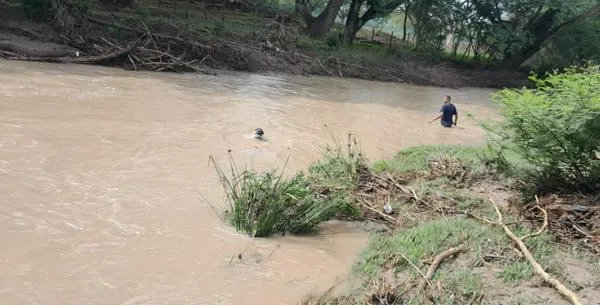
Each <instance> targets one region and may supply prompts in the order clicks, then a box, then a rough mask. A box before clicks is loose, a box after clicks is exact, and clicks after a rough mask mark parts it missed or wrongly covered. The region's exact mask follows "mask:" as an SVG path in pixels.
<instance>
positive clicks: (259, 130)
mask: <svg viewBox="0 0 600 305" xmlns="http://www.w3.org/2000/svg"><path fill="white" fill-rule="evenodd" d="M264 134H265V132H264V131H263V130H262V128H256V129H254V137H255V138H257V139H259V140H263V135H264Z"/></svg>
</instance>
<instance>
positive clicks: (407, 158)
mask: <svg viewBox="0 0 600 305" xmlns="http://www.w3.org/2000/svg"><path fill="white" fill-rule="evenodd" d="M486 157H489V152H488V150H487V149H486V148H485V147H479V146H459V145H428V146H416V147H411V148H407V149H404V150H402V151H400V152H399V153H398V154H397V155H396V156H395V157H394V158H393V159H392V160H389V161H378V162H376V163H375V164H374V165H373V168H374V169H375V170H376V171H384V170H389V171H394V172H399V173H406V172H420V173H424V172H427V171H428V169H429V167H428V166H429V162H430V161H432V160H434V159H442V158H456V159H457V160H459V161H462V162H464V163H465V164H467V165H469V166H470V167H471V169H472V170H473V171H474V172H476V173H482V172H486V171H487V170H488V168H487V166H486V164H485V161H484V160H485V158H486Z"/></svg>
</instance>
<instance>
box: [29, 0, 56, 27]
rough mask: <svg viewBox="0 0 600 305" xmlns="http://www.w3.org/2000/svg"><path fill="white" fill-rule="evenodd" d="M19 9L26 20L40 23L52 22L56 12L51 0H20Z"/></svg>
mask: <svg viewBox="0 0 600 305" xmlns="http://www.w3.org/2000/svg"><path fill="white" fill-rule="evenodd" d="M21 9H22V10H23V13H25V16H27V18H29V19H32V20H35V21H40V22H46V21H50V20H52V18H53V17H54V13H55V11H56V8H55V7H54V5H53V3H52V0H21Z"/></svg>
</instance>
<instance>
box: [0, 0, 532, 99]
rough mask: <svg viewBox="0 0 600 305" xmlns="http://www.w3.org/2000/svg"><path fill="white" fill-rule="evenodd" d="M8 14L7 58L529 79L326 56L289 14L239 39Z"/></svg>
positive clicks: (425, 81) (408, 79) (398, 78)
mask: <svg viewBox="0 0 600 305" xmlns="http://www.w3.org/2000/svg"><path fill="white" fill-rule="evenodd" d="M196 9H197V8H196ZM224 9H227V8H212V7H210V5H207V6H205V7H204V8H203V11H202V12H201V13H202V14H205V15H211V14H213V15H218V14H221V16H223V10H224ZM0 11H2V12H0V57H3V58H6V59H15V60H32V61H47V62H60V63H85V64H98V65H106V66H115V67H121V68H124V69H130V70H150V71H177V72H182V71H191V72H201V73H207V74H214V72H212V71H214V70H216V69H219V70H237V71H249V72H257V73H262V72H278V73H290V74H300V75H324V76H331V77H353V78H361V79H369V80H379V81H390V82H399V83H412V84H420V85H434V86H442V87H492V88H501V87H519V86H524V85H527V84H528V81H527V79H526V74H523V73H520V72H516V71H494V70H488V69H478V68H473V67H469V68H467V67H460V66H456V65H454V64H451V63H441V64H431V63H429V64H427V63H424V62H421V61H419V60H413V59H410V58H408V59H406V60H397V59H396V58H391V57H390V58H389V60H385V61H381V62H376V63H372V62H373V60H370V61H369V62H371V63H366V62H364V61H365V60H364V59H342V58H338V57H336V56H323V55H322V54H321V55H319V52H316V51H312V50H306V49H301V48H299V47H298V45H297V41H298V37H299V34H300V33H299V30H298V29H299V28H300V25H299V24H298V23H299V21H297V20H294V19H290V20H284V19H282V20H283V23H280V22H279V19H272V20H271V19H266V17H265V18H263V19H266V20H271V21H268V22H265V23H264V31H263V32H261V33H256V32H254V33H252V35H251V36H252V37H250V36H245V37H241V38H239V39H235V40H233V39H223V38H214V36H212V37H213V38H211V36H210V35H204V34H203V33H200V32H198V31H196V30H192V29H182V28H181V26H178V25H175V24H171V23H170V22H168V21H167V22H165V24H161V25H160V26H152V25H150V26H149V25H147V24H146V23H144V22H134V21H131V22H129V23H128V24H123V23H122V21H115V20H106V18H101V17H95V16H90V17H88V18H86V19H85V20H82V21H78V22H75V23H74V25H70V27H68V26H62V27H57V26H56V25H54V26H49V25H45V24H40V23H35V22H31V21H28V20H26V19H25V18H24V17H23V16H22V14H21V13H20V11H19V10H18V9H16V8H15V7H14V6H13V7H11V6H8V5H7V4H3V3H0ZM235 12H236V11H235V10H234V11H231V12H229V14H231V15H230V16H233V17H230V18H235ZM186 14H187V13H186ZM222 18H224V17H222ZM288 19H289V18H288ZM263 21H264V20H263ZM57 28H58V29H60V31H57V30H56V29H57ZM216 37H219V36H216ZM350 52H352V51H350ZM367 57H368V56H367ZM383 58H385V57H383Z"/></svg>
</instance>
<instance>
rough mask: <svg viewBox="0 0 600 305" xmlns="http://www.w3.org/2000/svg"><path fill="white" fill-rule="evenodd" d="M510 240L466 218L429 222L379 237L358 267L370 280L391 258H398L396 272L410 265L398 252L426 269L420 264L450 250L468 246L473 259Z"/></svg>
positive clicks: (500, 233)
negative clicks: (490, 246)
mask: <svg viewBox="0 0 600 305" xmlns="http://www.w3.org/2000/svg"><path fill="white" fill-rule="evenodd" d="M507 242H508V238H507V237H506V236H505V235H504V233H503V232H502V231H501V230H499V229H498V228H494V227H491V226H488V225H482V224H480V223H479V222H477V221H473V220H470V219H464V218H452V219H442V220H434V221H430V222H426V223H424V224H422V225H420V226H418V227H414V228H410V229H407V230H405V231H401V232H398V233H397V234H395V235H393V236H389V235H379V236H376V237H375V238H374V239H373V240H372V242H371V244H370V245H369V247H368V249H367V250H366V252H365V253H364V255H363V257H362V259H361V260H360V262H359V264H358V267H359V270H360V272H361V274H362V275H363V276H365V277H367V278H373V277H377V276H378V275H379V272H380V271H381V267H382V266H383V265H385V263H387V262H388V261H389V260H390V259H399V261H398V265H397V268H398V269H397V271H401V270H403V269H405V268H407V267H409V266H410V264H409V263H408V262H407V261H406V260H404V259H403V258H402V257H398V255H399V254H398V253H402V254H403V255H404V256H405V257H406V258H407V259H408V260H410V261H411V262H412V263H413V264H415V265H416V266H418V267H419V269H421V270H424V269H425V267H424V265H423V263H422V262H421V260H422V259H426V258H429V257H432V256H435V255H437V254H439V253H441V252H443V251H444V250H447V249H448V248H450V247H456V246H459V245H465V246H466V247H467V248H468V249H470V250H469V251H470V252H471V251H472V253H471V255H473V256H474V257H479V256H481V250H482V248H483V247H485V245H498V244H502V243H507Z"/></svg>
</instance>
